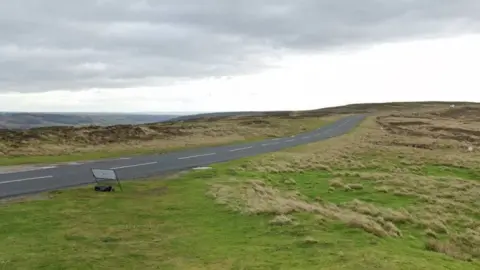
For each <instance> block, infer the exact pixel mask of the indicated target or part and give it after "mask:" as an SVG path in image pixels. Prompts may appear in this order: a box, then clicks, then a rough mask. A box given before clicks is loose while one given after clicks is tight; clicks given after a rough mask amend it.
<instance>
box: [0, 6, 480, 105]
mask: <svg viewBox="0 0 480 270" xmlns="http://www.w3.org/2000/svg"><path fill="white" fill-rule="evenodd" d="M478 14H480V1H478V0H456V1H451V0H415V1H414V0H398V1H391V0H362V1H358V0H296V1H291V0H288V1H287V0H275V1H274V0H242V1H233V0H163V1H154V0H152V1H148V0H83V1H65V0H15V1H8V0H0V36H1V38H0V111H31V112H41V111H47V112H62V111H70V112H72V111H73V112H82V111H85V112H192V111H194V112H204V111H205V112H211V111H252V110H254V111H261V110H308V109H316V108H323V107H328V106H336V105H343V104H348V103H362V102H384V101H420V100H451V101H478V102H480V91H479V90H480V78H479V77H478V76H475V74H474V72H475V71H477V73H478V70H480V50H479V49H478V48H480V16H478Z"/></svg>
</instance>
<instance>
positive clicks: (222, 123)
mask: <svg viewBox="0 0 480 270" xmlns="http://www.w3.org/2000/svg"><path fill="white" fill-rule="evenodd" d="M337 118H338V116H328V117H323V118H321V117H294V118H292V117H290V118H287V117H237V118H221V119H218V120H215V121H203V122H202V121H194V122H184V123H175V124H169V123H158V124H145V125H136V126H132V125H118V126H111V127H98V126H94V127H50V128H36V129H31V130H24V131H14V130H2V131H1V132H0V157H1V156H4V157H7V156H44V155H48V156H55V155H69V154H74V153H88V152H119V151H139V150H142V149H144V150H152V149H158V150H159V151H161V150H165V149H174V148H183V147H193V146H201V145H213V144H225V143H230V142H235V141H242V140H250V139H259V138H264V137H280V136H286V135H291V134H296V133H299V132H303V131H307V130H310V129H313V128H316V127H319V126H320V125H321V124H322V123H324V121H333V120H335V119H337Z"/></svg>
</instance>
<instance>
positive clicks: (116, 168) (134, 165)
mask: <svg viewBox="0 0 480 270" xmlns="http://www.w3.org/2000/svg"><path fill="white" fill-rule="evenodd" d="M157 163H158V162H157V161H154V162H147V163H140V164H133V165H125V166H120V167H113V168H110V170H118V169H125V168H132V167H139V166H147V165H153V164H157Z"/></svg>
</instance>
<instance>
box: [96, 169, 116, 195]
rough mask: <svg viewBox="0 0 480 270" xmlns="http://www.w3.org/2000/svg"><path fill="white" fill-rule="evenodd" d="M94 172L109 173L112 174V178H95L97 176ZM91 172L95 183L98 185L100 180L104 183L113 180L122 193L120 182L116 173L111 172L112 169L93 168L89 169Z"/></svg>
mask: <svg viewBox="0 0 480 270" xmlns="http://www.w3.org/2000/svg"><path fill="white" fill-rule="evenodd" d="M95 170H97V171H108V172H109V173H112V174H113V177H112V178H101V177H97V175H95ZM91 171H92V175H93V179H94V180H95V182H96V183H97V184H100V180H104V181H107V180H115V181H117V184H118V186H119V187H120V190H121V191H123V188H122V184H120V180H119V179H118V176H117V173H116V172H115V170H112V169H95V168H91Z"/></svg>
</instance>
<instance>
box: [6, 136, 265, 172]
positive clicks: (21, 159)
mask: <svg viewBox="0 0 480 270" xmlns="http://www.w3.org/2000/svg"><path fill="white" fill-rule="evenodd" d="M264 139H265V138H264V137H261V138H254V139H248V140H238V141H229V142H224V143H207V144H201V143H199V144H191V145H189V146H183V147H169V148H163V149H144V148H140V149H131V150H114V151H94V152H80V153H73V154H69V155H58V156H14V157H2V158H0V166H13V165H26V164H52V163H60V162H71V161H85V160H98V159H108V158H119V157H126V156H136V155H148V154H163V153H168V152H174V151H181V150H186V149H192V148H196V147H210V146H211V147H213V146H223V145H230V144H235V143H249V142H255V141H261V140H264Z"/></svg>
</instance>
